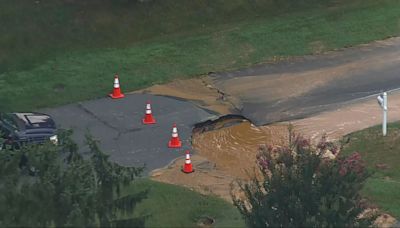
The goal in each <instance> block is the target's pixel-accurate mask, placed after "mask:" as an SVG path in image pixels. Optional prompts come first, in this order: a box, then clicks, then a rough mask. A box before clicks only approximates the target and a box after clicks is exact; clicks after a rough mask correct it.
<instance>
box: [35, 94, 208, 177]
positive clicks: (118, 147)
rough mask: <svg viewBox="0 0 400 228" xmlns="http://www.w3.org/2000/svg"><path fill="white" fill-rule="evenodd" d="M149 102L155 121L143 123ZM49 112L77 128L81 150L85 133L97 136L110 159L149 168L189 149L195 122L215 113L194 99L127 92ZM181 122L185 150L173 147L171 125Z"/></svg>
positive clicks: (63, 125) (63, 123) (84, 148)
mask: <svg viewBox="0 0 400 228" xmlns="http://www.w3.org/2000/svg"><path fill="white" fill-rule="evenodd" d="M147 101H151V104H152V109H153V110H152V111H153V115H154V116H155V118H156V120H157V124H154V125H143V124H142V118H143V117H144V113H145V105H146V102H147ZM42 111H43V112H45V113H48V114H50V115H51V116H52V117H53V118H54V120H55V121H56V123H57V124H58V125H59V127H61V128H65V129H73V131H74V134H73V139H74V140H75V141H76V142H77V143H78V145H79V146H80V151H81V152H82V153H85V152H87V151H88V149H89V148H88V147H87V145H85V134H87V133H89V134H91V135H92V136H93V137H94V139H96V140H99V146H100V148H101V149H102V150H103V151H104V152H105V153H107V154H109V155H110V159H111V160H112V161H115V162H117V163H118V164H121V165H124V166H142V165H145V166H146V173H147V172H148V171H151V170H153V169H156V168H160V167H164V166H166V165H167V164H168V163H170V162H171V161H172V160H174V159H175V158H177V157H180V156H183V155H184V150H185V149H191V142H190V140H191V133H192V128H193V126H194V125H195V124H196V123H199V122H203V121H206V120H209V119H213V118H216V116H215V115H214V114H212V113H210V112H207V111H206V110H204V109H201V108H199V107H197V106H195V105H193V104H192V103H190V102H186V101H183V100H177V99H174V98H170V97H163V96H154V95H149V94H128V95H126V97H125V98H123V99H118V100H113V99H111V98H102V99H97V100H93V101H86V102H81V103H78V104H72V105H66V106H62V107H59V108H55V109H48V110H42ZM173 123H176V124H177V127H178V132H179V137H180V139H181V140H182V143H183V147H182V148H181V149H170V148H168V147H167V143H168V141H169V140H170V138H171V132H172V125H173Z"/></svg>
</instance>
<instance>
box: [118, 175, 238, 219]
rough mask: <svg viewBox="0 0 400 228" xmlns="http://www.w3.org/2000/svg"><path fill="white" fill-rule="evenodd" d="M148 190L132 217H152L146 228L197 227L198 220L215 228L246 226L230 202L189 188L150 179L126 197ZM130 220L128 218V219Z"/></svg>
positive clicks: (138, 182)
mask: <svg viewBox="0 0 400 228" xmlns="http://www.w3.org/2000/svg"><path fill="white" fill-rule="evenodd" d="M143 190H149V193H148V196H147V199H144V200H143V201H142V202H140V203H139V204H138V205H137V208H136V209H135V212H134V215H133V217H136V216H149V217H148V219H147V220H146V222H145V227H198V224H197V223H198V222H199V220H201V219H203V218H206V217H208V218H212V219H214V220H215V223H214V224H213V227H245V224H244V220H243V219H242V217H241V215H240V213H239V211H238V210H237V209H236V208H235V207H234V206H233V205H232V204H230V203H228V202H226V201H224V200H222V199H220V198H217V197H213V196H204V195H200V194H199V193H196V192H194V191H191V190H189V189H186V188H183V187H180V186H175V185H170V184H164V183H160V182H156V181H151V180H149V179H143V180H139V181H137V182H135V183H134V184H133V185H131V186H130V187H128V188H127V189H125V190H124V192H125V194H129V193H136V192H140V191H143ZM127 217H130V216H127V215H125V218H127Z"/></svg>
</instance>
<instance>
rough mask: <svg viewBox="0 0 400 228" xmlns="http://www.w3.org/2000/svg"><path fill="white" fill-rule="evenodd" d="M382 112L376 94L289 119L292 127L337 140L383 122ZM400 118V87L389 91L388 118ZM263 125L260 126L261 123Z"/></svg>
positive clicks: (312, 137)
mask: <svg viewBox="0 0 400 228" xmlns="http://www.w3.org/2000/svg"><path fill="white" fill-rule="evenodd" d="M382 118H383V113H382V109H381V107H380V106H379V105H378V103H377V99H376V96H372V97H369V98H365V99H362V100H358V101H356V102H352V103H351V104H348V105H346V106H343V107H341V108H339V109H336V110H332V111H328V112H323V113H320V114H317V115H314V116H311V117H308V118H304V119H300V120H295V121H292V122H291V124H293V126H295V129H296V130H297V131H298V132H300V133H302V134H303V135H305V136H306V137H308V138H310V139H311V141H313V142H316V141H318V140H319V139H320V138H321V137H322V136H323V135H324V134H325V135H326V136H327V138H328V140H331V141H336V140H340V139H341V138H342V136H344V135H347V134H350V133H352V132H355V131H360V130H362V129H365V128H368V127H371V126H375V125H379V124H382ZM398 120H400V91H392V92H389V93H388V122H394V121H398ZM262 128H263V127H262Z"/></svg>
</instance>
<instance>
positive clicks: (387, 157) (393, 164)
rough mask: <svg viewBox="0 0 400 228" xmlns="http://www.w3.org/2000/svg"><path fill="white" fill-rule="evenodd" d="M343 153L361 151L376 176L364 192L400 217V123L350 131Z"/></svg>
mask: <svg viewBox="0 0 400 228" xmlns="http://www.w3.org/2000/svg"><path fill="white" fill-rule="evenodd" d="M348 137H350V142H349V144H347V145H346V146H345V147H344V150H343V152H344V153H345V154H349V153H352V152H355V151H357V152H360V154H361V155H362V158H363V159H364V160H365V161H366V163H367V166H368V169H369V170H370V171H371V172H372V173H373V175H372V176H371V177H370V178H369V179H368V180H367V183H366V185H365V187H364V189H363V194H364V195H365V196H366V197H367V198H368V199H369V200H370V201H371V202H372V203H375V204H376V205H378V206H379V207H380V208H381V209H383V210H385V211H387V212H389V213H390V214H392V215H393V216H395V217H396V218H400V207H399V205H400V168H399V164H400V123H399V122H396V123H392V124H389V125H388V134H387V136H386V137H383V136H382V127H381V126H376V127H372V128H368V129H366V130H362V131H359V132H355V133H352V134H350V135H349V136H348Z"/></svg>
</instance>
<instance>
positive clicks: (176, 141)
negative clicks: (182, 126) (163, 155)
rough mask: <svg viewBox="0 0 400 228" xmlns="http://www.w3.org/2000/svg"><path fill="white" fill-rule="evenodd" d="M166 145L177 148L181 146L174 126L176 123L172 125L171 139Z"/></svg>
mask: <svg viewBox="0 0 400 228" xmlns="http://www.w3.org/2000/svg"><path fill="white" fill-rule="evenodd" d="M168 147H169V148H179V147H182V142H181V140H180V139H179V136H178V129H177V128H176V124H174V126H173V127H172V138H171V140H170V141H169V142H168Z"/></svg>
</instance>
